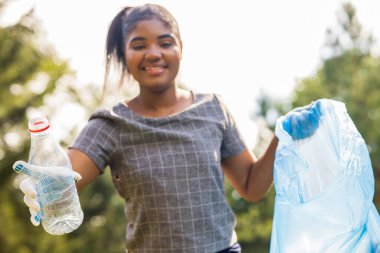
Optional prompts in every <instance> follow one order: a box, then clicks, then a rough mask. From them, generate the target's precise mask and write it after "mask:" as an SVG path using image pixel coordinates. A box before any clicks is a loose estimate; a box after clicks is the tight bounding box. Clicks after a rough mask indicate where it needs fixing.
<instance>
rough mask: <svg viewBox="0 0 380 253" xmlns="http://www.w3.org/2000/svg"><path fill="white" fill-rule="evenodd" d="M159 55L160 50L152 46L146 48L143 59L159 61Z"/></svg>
mask: <svg viewBox="0 0 380 253" xmlns="http://www.w3.org/2000/svg"><path fill="white" fill-rule="evenodd" d="M161 55H162V53H161V50H160V49H159V48H158V47H155V46H153V47H150V48H148V50H147V52H146V54H145V58H146V59H147V60H156V59H159V58H160V57H161Z"/></svg>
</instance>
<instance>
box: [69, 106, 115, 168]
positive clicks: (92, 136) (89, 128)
mask: <svg viewBox="0 0 380 253" xmlns="http://www.w3.org/2000/svg"><path fill="white" fill-rule="evenodd" d="M106 115H107V112H106V111H102V112H97V113H95V114H93V115H92V116H91V117H90V119H89V122H88V123H87V125H86V126H85V127H84V128H83V129H82V131H81V132H80V134H79V136H78V137H77V139H76V140H75V142H74V144H73V145H72V146H70V147H69V148H70V149H78V150H80V151H82V152H83V153H85V154H86V155H87V156H88V157H90V159H91V160H92V161H93V162H94V163H95V165H96V166H97V167H98V169H99V170H100V172H101V173H103V172H104V170H105V168H106V166H107V165H109V164H110V160H111V157H112V156H113V154H114V153H115V150H116V149H117V148H116V147H117V143H118V140H117V136H118V134H117V131H118V130H117V127H116V126H115V123H114V122H113V121H112V120H111V119H110V118H107V117H105V116H106Z"/></svg>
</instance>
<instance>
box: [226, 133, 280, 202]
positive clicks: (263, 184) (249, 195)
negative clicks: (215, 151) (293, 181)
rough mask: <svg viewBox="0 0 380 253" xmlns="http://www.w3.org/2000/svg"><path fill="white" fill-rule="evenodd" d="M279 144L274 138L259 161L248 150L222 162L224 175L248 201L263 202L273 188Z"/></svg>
mask: <svg viewBox="0 0 380 253" xmlns="http://www.w3.org/2000/svg"><path fill="white" fill-rule="evenodd" d="M277 143H278V139H277V138H276V137H273V139H272V141H271V143H270V145H269V146H268V148H267V150H266V151H265V153H264V154H263V155H262V156H261V157H260V158H259V159H258V160H257V159H256V158H255V156H254V155H253V154H252V152H250V151H248V150H245V151H243V152H242V153H241V154H239V155H236V156H233V157H228V158H225V159H223V160H222V168H223V171H224V174H225V175H226V176H227V178H228V180H229V181H230V182H231V184H232V186H233V187H234V188H235V189H236V191H237V192H238V193H239V194H240V196H241V197H242V198H244V199H246V200H247V201H252V202H257V201H259V200H261V199H262V198H263V197H264V196H265V194H266V193H267V191H268V189H269V187H270V186H271V184H272V182H273V164H274V154H275V151H276V148H277Z"/></svg>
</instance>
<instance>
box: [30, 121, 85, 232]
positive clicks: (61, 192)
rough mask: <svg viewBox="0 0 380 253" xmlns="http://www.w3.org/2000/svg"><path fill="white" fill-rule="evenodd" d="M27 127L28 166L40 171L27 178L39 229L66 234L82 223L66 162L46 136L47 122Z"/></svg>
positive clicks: (50, 135) (68, 162)
mask: <svg viewBox="0 0 380 253" xmlns="http://www.w3.org/2000/svg"><path fill="white" fill-rule="evenodd" d="M28 127H29V132H30V134H31V147H30V152H29V161H28V163H29V164H31V165H35V166H38V167H41V170H40V171H33V170H30V171H29V174H30V177H31V179H32V182H33V184H34V186H35V188H36V191H37V200H38V201H39V204H40V205H41V223H42V226H43V228H44V229H45V230H46V232H48V233H49V234H53V235H61V234H66V233H70V232H72V231H73V230H75V229H77V228H78V227H79V226H80V225H81V224H82V221H83V212H82V209H81V206H80V202H79V197H78V193H77V189H76V185H75V181H74V177H73V171H72V168H71V163H70V160H69V158H68V156H67V154H66V153H65V151H64V150H63V149H62V148H61V147H60V145H59V144H58V143H57V142H56V141H55V139H54V138H53V136H52V134H51V133H50V124H49V121H48V120H47V118H45V117H38V118H34V119H32V120H30V121H29V124H28Z"/></svg>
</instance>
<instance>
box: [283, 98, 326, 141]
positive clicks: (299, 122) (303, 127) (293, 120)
mask: <svg viewBox="0 0 380 253" xmlns="http://www.w3.org/2000/svg"><path fill="white" fill-rule="evenodd" d="M320 106H321V102H320V101H318V100H317V101H316V102H313V103H311V104H310V105H307V106H304V107H300V108H297V109H295V110H293V111H291V112H289V113H288V114H286V115H285V119H284V120H283V121H282V127H283V129H284V130H285V131H286V132H287V133H288V134H289V135H290V136H291V137H292V138H293V140H300V139H305V138H307V137H310V136H312V135H313V134H314V132H315V131H316V130H317V128H318V126H319V118H320V116H321V108H320Z"/></svg>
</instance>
